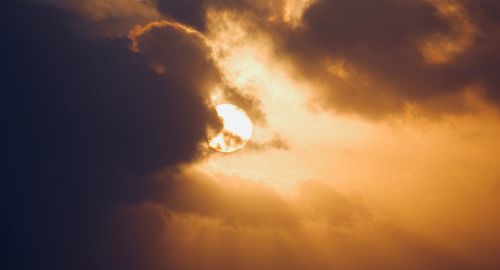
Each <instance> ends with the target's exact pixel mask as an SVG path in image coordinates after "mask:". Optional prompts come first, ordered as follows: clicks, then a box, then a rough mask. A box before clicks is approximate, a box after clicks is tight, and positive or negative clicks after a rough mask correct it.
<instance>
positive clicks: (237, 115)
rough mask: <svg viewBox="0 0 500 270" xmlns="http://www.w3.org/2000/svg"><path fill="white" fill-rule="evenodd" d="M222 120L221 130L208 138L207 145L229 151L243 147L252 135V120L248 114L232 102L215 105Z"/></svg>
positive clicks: (220, 150) (221, 150)
mask: <svg viewBox="0 0 500 270" xmlns="http://www.w3.org/2000/svg"><path fill="white" fill-rule="evenodd" d="M216 110H217V114H218V115H219V118H220V119H221V120H222V124H223V126H222V130H221V131H220V132H219V133H218V134H217V135H215V136H213V137H212V138H210V139H209V141H208V146H209V147H210V148H212V149H214V150H216V151H219V152H223V153H231V152H234V151H237V150H239V149H241V148H243V147H244V146H245V145H246V144H247V143H248V141H249V140H250V138H251V137H252V129H253V126H252V121H250V118H249V117H248V115H247V114H246V113H245V112H244V111H243V110H242V109H240V108H238V107H237V106H235V105H233V104H220V105H217V106H216Z"/></svg>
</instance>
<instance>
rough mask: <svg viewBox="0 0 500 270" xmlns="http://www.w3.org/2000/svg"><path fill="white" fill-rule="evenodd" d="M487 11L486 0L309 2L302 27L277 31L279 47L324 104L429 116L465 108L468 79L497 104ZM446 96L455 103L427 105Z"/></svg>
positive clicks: (375, 114) (371, 114) (372, 114)
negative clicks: (413, 110)
mask: <svg viewBox="0 0 500 270" xmlns="http://www.w3.org/2000/svg"><path fill="white" fill-rule="evenodd" d="M487 6H489V7H490V8H486V7H487ZM487 9H489V10H490V11H486V10H487ZM491 10H496V6H494V5H492V2H491V1H476V2H474V3H470V2H467V1H417V0H411V1H396V0H382V1H376V2H374V1H356V2H352V1H344V0H336V1H316V2H314V3H313V4H312V5H311V6H310V7H309V8H308V9H307V10H306V11H305V13H304V16H303V27H298V28H293V29H292V30H289V31H284V32H285V33H286V34H285V36H287V38H286V40H287V41H286V42H284V43H285V46H284V48H283V50H284V52H282V53H280V54H281V55H282V56H284V57H289V58H292V59H294V62H295V67H296V70H298V73H299V74H300V75H301V76H303V77H305V78H307V79H309V80H311V81H314V82H315V83H316V85H317V86H318V87H317V88H319V89H322V90H319V91H317V92H316V94H317V95H316V97H317V99H316V100H317V102H318V103H320V104H322V105H323V106H324V107H326V108H330V109H333V110H336V111H340V112H346V113H354V114H360V115H363V116H365V117H368V118H380V117H383V116H387V115H393V114H398V113H403V112H405V110H407V109H408V106H417V107H419V108H421V109H422V110H423V111H425V112H426V113H428V114H431V115H432V114H433V115H439V114H446V113H460V112H467V111H470V110H473V109H474V108H472V107H471V106H470V104H468V103H467V100H466V97H465V96H466V94H465V92H466V91H465V89H466V88H467V87H470V86H471V85H474V84H482V85H483V86H484V91H486V93H487V98H488V101H489V102H492V103H494V104H498V92H499V91H498V89H499V86H500V85H499V84H498V83H497V82H498V81H497V80H496V78H494V77H493V76H491V71H492V70H495V69H496V67H497V66H498V64H499V63H498V61H497V59H498V50H497V49H496V47H495V45H494V44H495V40H497V39H498V34H497V31H495V30H493V29H495V25H496V24H497V22H495V21H494V20H493V19H491V18H493V17H492V16H491V15H490V14H488V13H489V12H492V11H491ZM493 12H494V11H493ZM277 36H279V35H277ZM281 43H283V42H281V41H280V42H279V44H281ZM450 96H455V97H456V98H455V99H456V100H457V102H456V103H454V104H449V106H444V107H441V108H436V107H428V106H426V104H427V103H433V102H434V101H435V100H437V102H439V100H441V99H447V97H450Z"/></svg>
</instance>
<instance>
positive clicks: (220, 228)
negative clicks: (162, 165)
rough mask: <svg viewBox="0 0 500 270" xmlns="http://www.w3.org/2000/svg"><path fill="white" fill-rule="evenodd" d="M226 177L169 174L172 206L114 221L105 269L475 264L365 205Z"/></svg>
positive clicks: (146, 208)
mask: <svg viewBox="0 0 500 270" xmlns="http://www.w3.org/2000/svg"><path fill="white" fill-rule="evenodd" d="M172 177H173V178H172ZM218 177H219V176H208V175H206V174H203V173H200V172H195V171H190V170H187V171H186V170H185V171H182V172H180V173H176V174H175V175H171V174H163V175H162V176H161V177H160V178H159V179H157V180H163V181H165V182H164V183H165V184H166V185H167V186H169V188H165V189H164V190H166V191H168V194H165V196H164V197H163V200H160V201H157V202H154V203H153V202H147V203H143V204H139V205H137V204H136V205H128V206H121V207H120V208H119V209H116V210H118V211H113V212H112V213H113V215H108V219H107V220H108V223H107V224H108V225H107V227H106V230H105V231H104V233H103V234H104V235H106V236H107V238H106V241H105V249H106V250H107V251H108V252H110V253H106V252H103V253H101V254H112V255H109V256H106V257H105V258H106V259H104V260H102V261H103V262H104V265H105V266H106V268H120V267H124V266H127V267H128V269H143V268H148V269H172V268H173V269H186V268H189V269H191V268H199V269H227V268H238V269H255V268H259V269H290V268H293V269H310V268H311V267H314V268H315V269H331V268H332V267H339V268H340V269H374V268H375V269H388V268H405V269H422V268H426V269H468V268H470V265H469V264H468V262H467V260H466V259H463V258H458V257H456V256H454V255H452V254H450V253H449V252H448V251H447V250H445V249H442V248H441V247H439V246H438V245H435V244H433V243H432V242H428V241H427V240H425V239H423V238H422V237H421V236H419V235H417V234H415V233H412V232H409V231H406V230H404V229H403V228H401V227H400V226H398V225H397V224H395V223H391V224H386V223H384V221H383V220H384V219H379V218H375V217H372V216H371V211H370V210H368V209H367V208H366V207H365V206H364V204H363V203H362V202H361V201H360V200H359V199H357V198H355V197H353V196H350V195H347V194H344V193H342V192H339V191H337V190H335V189H334V188H332V187H331V186H328V185H326V184H325V183H322V182H319V181H311V182H305V183H304V184H303V185H302V186H301V187H298V188H297V190H296V192H295V193H294V194H295V195H294V196H289V195H280V194H279V193H276V192H275V191H272V190H271V189H268V188H267V187H265V186H263V185H261V184H256V183H249V182H247V181H245V180H243V179H236V178H235V177H227V178H223V179H221V178H218ZM117 228H120V229H119V230H118V229H117ZM193 254H196V260H194V259H193ZM360 257H362V258H363V260H359V258H360ZM486 269H487V268H486Z"/></svg>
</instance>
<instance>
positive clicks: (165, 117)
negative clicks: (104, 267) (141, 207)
mask: <svg viewBox="0 0 500 270" xmlns="http://www.w3.org/2000/svg"><path fill="white" fill-rule="evenodd" d="M1 15H2V16H1V17H2V18H1V21H2V24H3V25H5V27H4V33H3V35H4V39H3V40H2V43H1V45H0V46H1V50H2V51H3V52H4V53H6V57H5V58H4V59H3V62H2V63H3V65H4V67H5V68H4V69H2V78H5V79H2V89H6V91H7V92H8V94H7V96H6V100H8V104H6V105H5V106H4V107H3V110H4V112H5V115H8V119H6V122H5V125H6V128H7V129H8V130H9V132H8V134H6V135H7V141H8V142H9V146H8V147H6V148H5V149H4V151H5V153H6V154H7V155H8V156H10V160H9V161H8V162H7V163H6V164H5V165H6V167H7V168H8V169H7V177H6V179H9V180H8V184H7V185H8V186H6V187H5V190H4V191H5V192H6V193H7V194H5V196H4V198H5V200H6V201H5V205H9V209H8V210H7V211H6V216H5V219H6V220H8V228H9V235H11V237H9V239H8V241H7V242H8V243H9V244H10V245H12V248H13V250H14V251H15V252H14V254H11V255H12V256H11V259H12V260H13V261H22V262H21V263H22V264H26V265H25V267H24V266H21V268H28V269H29V268H33V267H35V266H34V265H38V266H37V267H42V266H43V267H42V268H51V269H59V268H63V269H64V268H66V269H68V268H72V269H88V268H87V266H88V264H89V262H91V261H92V259H93V256H94V255H95V254H93V251H92V247H93V246H94V245H95V244H96V241H97V240H98V239H97V238H96V237H95V235H93V234H94V233H95V232H96V231H98V229H97V228H98V227H99V226H100V222H101V221H102V215H103V213H104V212H105V210H106V208H107V207H109V206H110V205H113V204H121V203H132V202H141V201H143V200H145V199H147V200H152V199H154V198H155V196H156V194H157V193H158V186H157V185H156V183H154V182H153V181H151V179H150V177H149V176H150V175H151V174H152V173H155V172H157V171H158V170H160V169H162V168H165V167H170V168H175V167H177V166H179V165H180V164H186V163H191V162H193V161H195V160H198V159H200V158H203V152H202V151H201V146H202V144H204V143H205V141H206V129H207V127H211V126H214V127H216V126H218V125H220V123H219V120H218V118H217V115H216V113H215V111H214V110H212V108H210V107H209V106H208V105H207V103H206V100H205V98H204V95H205V92H206V90H205V89H202V86H201V84H199V83H192V82H195V81H197V80H193V78H198V79H199V80H207V81H209V80H210V78H209V76H210V74H212V73H211V71H207V70H205V68H206V69H210V68H211V67H210V66H209V65H208V64H207V65H206V66H205V65H204V63H209V61H208V60H207V59H209V55H206V54H205V53H207V51H206V50H205V47H204V46H205V45H204V44H203V43H199V44H197V42H201V41H200V40H199V39H196V38H194V37H193V36H191V35H190V34H189V33H186V32H182V31H178V30H177V29H170V28H168V29H164V30H159V31H158V33H157V32H155V33H154V34H158V35H162V39H161V40H154V38H155V36H154V35H153V34H151V35H152V36H148V34H149V32H148V33H143V34H142V35H141V36H140V37H138V38H139V39H140V40H137V43H138V46H139V47H140V48H141V52H144V53H137V52H133V51H131V50H130V49H129V46H130V42H131V41H130V40H129V39H128V38H124V37H113V38H108V37H102V38H97V37H96V38H82V37H80V35H79V34H78V33H75V32H74V30H73V29H74V28H73V27H72V26H73V25H74V24H80V20H82V17H80V16H78V15H75V13H73V12H71V11H67V10H63V9H60V8H56V7H51V6H47V5H43V4H34V3H24V2H13V3H11V2H7V3H3V4H2V8H1ZM147 38H150V39H153V41H154V42H160V41H161V45H162V46H163V47H162V48H167V49H168V51H166V52H164V53H165V54H167V55H169V56H170V57H174V56H176V55H178V56H180V57H183V58H175V59H174V60H179V61H180V60H184V61H187V63H186V64H184V65H183V64H182V63H178V65H177V66H176V68H177V69H176V70H174V71H173V72H172V71H171V70H168V73H166V74H158V73H157V72H155V70H154V69H153V68H151V62H150V59H149V58H148V57H149V54H148V53H150V50H149V49H150V48H156V47H154V46H153V45H151V44H150V43H147V42H149V41H150V40H148V39H147ZM153 41H151V42H153ZM183 41H184V43H182V42H183ZM178 42H180V45H177V46H176V45H171V44H177V43H178ZM145 44H148V45H149V47H147V49H146V48H144V46H145ZM160 60H161V59H160ZM171 60H172V59H170V58H169V59H168V61H171ZM168 61H167V60H165V61H164V62H161V63H162V64H165V65H166V66H168V67H169V68H170V67H171V65H172V64H173V62H168ZM195 67H196V69H194V68H195ZM199 80H198V81H199ZM34 227H36V229H34ZM21 257H23V259H21ZM26 258H30V259H26ZM40 265H41V266H40Z"/></svg>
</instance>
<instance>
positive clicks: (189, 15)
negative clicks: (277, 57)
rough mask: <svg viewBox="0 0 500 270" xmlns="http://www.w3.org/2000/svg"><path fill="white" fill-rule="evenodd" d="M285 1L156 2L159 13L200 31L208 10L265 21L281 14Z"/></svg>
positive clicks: (203, 28)
mask: <svg viewBox="0 0 500 270" xmlns="http://www.w3.org/2000/svg"><path fill="white" fill-rule="evenodd" d="M285 4H286V1H285V0H275V1H268V0H158V2H157V7H158V10H159V11H160V13H162V14H164V15H165V16H166V17H169V18H172V19H174V20H177V21H179V22H182V23H184V24H188V25H191V26H193V27H195V28H196V29H198V30H200V31H205V30H206V27H207V25H206V23H207V22H206V19H207V18H206V15H207V14H206V13H207V11H208V10H209V9H215V10H226V11H236V12H238V15H239V16H240V17H248V18H249V19H252V20H257V21H261V20H263V21H265V20H268V19H272V17H273V15H276V14H279V15H281V14H280V13H282V12H283V9H284V6H285Z"/></svg>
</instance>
